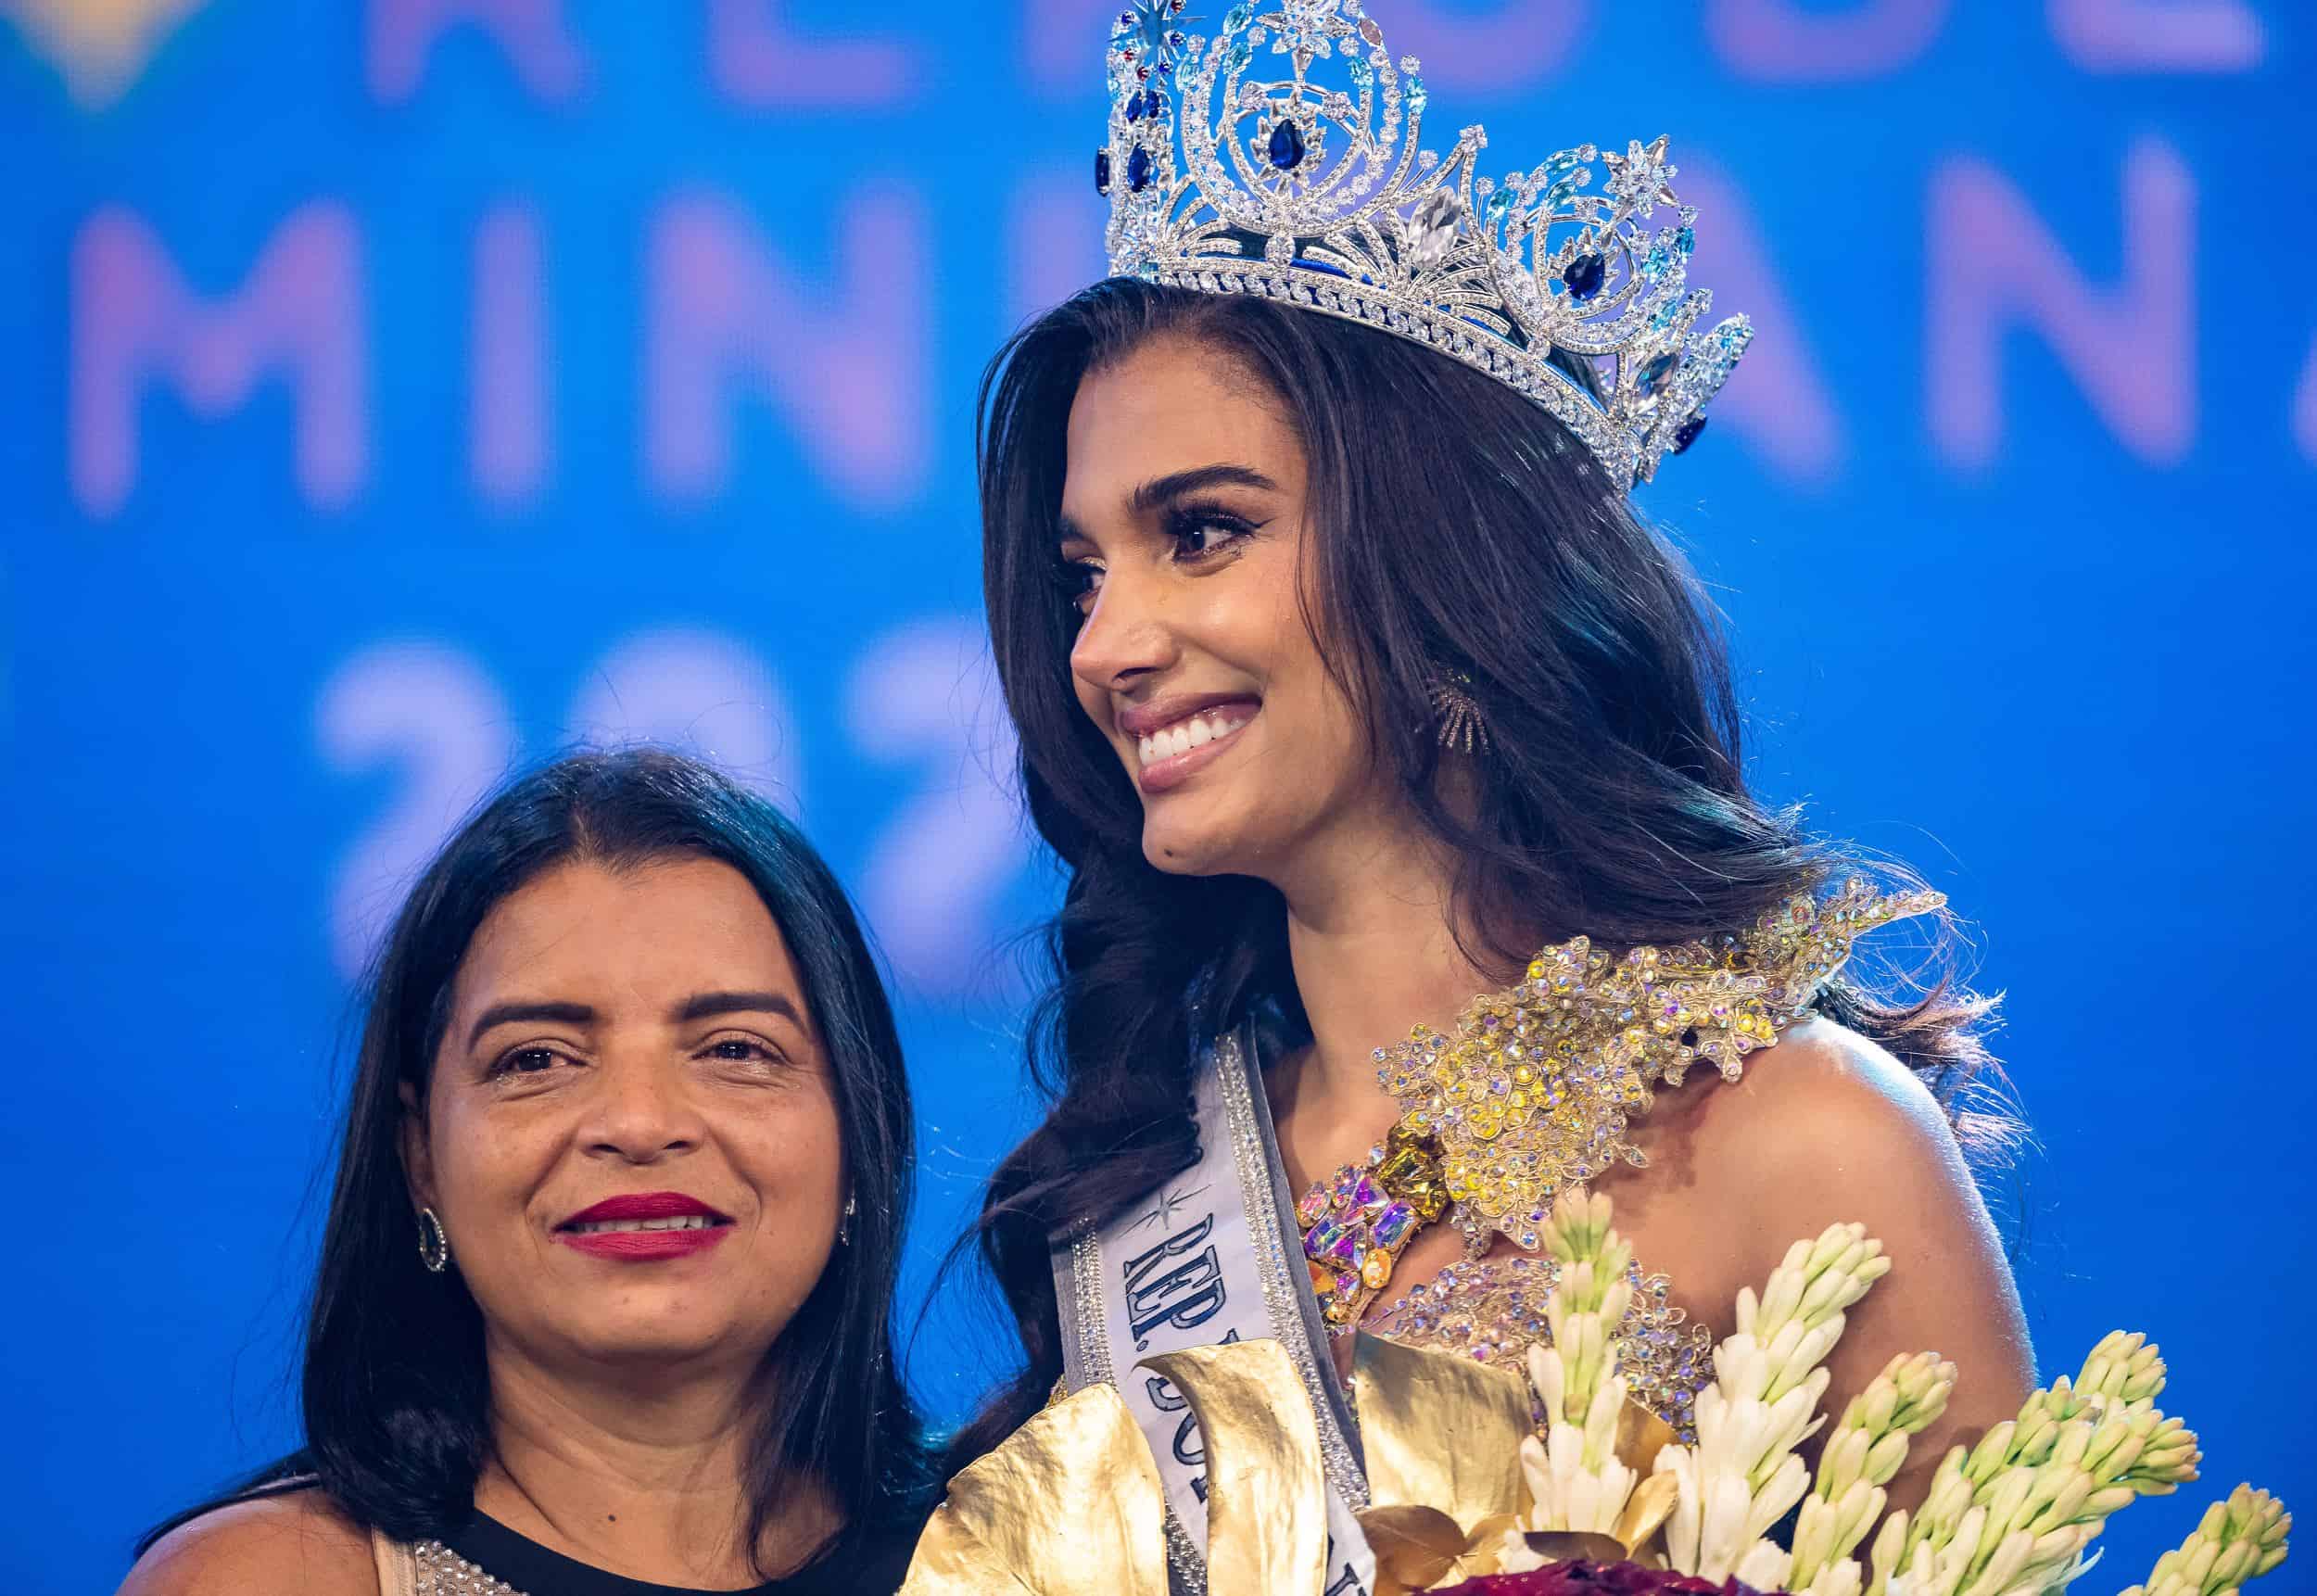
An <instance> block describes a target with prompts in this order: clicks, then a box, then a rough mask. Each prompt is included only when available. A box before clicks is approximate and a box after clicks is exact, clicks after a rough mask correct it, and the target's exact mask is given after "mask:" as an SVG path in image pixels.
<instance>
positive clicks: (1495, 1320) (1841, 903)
mask: <svg viewBox="0 0 2317 1596" xmlns="http://www.w3.org/2000/svg"><path fill="white" fill-rule="evenodd" d="M1944 902H1945V900H1944V898H1943V897H1942V896H1941V895H1940V894H1939V893H1932V892H1913V893H1896V894H1884V893H1879V892H1877V891H1876V890H1875V889H1874V888H1873V887H1872V886H1870V885H1869V884H1868V882H1866V881H1863V880H1849V881H1846V882H1844V883H1843V884H1842V887H1841V888H1840V889H1839V890H1838V891H1836V892H1834V893H1831V894H1830V895H1829V896H1827V897H1825V898H1813V897H1808V896H1797V897H1794V898H1792V899H1790V900H1789V901H1788V902H1787V903H1785V904H1784V905H1782V906H1779V908H1778V909H1776V910H1774V911H1772V912H1771V913H1769V914H1766V915H1765V916H1764V917H1763V918H1761V919H1760V920H1759V921H1757V922H1756V923H1755V924H1754V926H1753V927H1752V928H1750V929H1748V930H1747V931H1742V932H1738V933H1733V934H1729V935H1726V936H1722V937H1719V938H1716V939H1714V940H1712V941H1710V942H1696V943H1690V944H1682V945H1680V946H1676V947H1650V946H1642V947H1634V948H1628V949H1627V950H1625V951H1624V952H1623V953H1619V954H1612V953H1610V952H1607V951H1604V950H1602V949H1600V948H1597V947H1595V946H1594V945H1593V944H1592V943H1591V942H1590V940H1589V939H1588V938H1585V937H1576V938H1574V939H1572V940H1571V941H1568V942H1565V943H1561V944H1556V945H1554V946H1551V947H1548V948H1546V949H1544V950H1543V951H1542V952H1540V953H1539V954H1538V956H1537V957H1536V958H1535V960H1534V961H1532V962H1531V963H1530V965H1529V967H1528V970H1527V974H1526V980H1524V981H1523V982H1521V984H1519V985H1518V986H1515V987H1513V988H1512V989H1511V990H1510V991H1506V992H1501V993H1496V994H1488V995H1486V996H1482V997H1478V998H1475V999H1474V1001H1473V1002H1472V1003H1471V1004H1470V1005H1469V1006H1468V1007H1466V1009H1465V1011H1464V1013H1463V1015H1462V1017H1461V1019H1460V1020H1458V1022H1457V1030H1456V1034H1455V1035H1454V1036H1444V1035H1442V1034H1441V1033H1439V1032H1436V1031H1433V1030H1430V1029H1429V1028H1427V1027H1424V1026H1419V1027H1417V1028H1416V1029H1415V1030H1414V1031H1413V1032H1412V1033H1411V1034H1410V1037H1409V1039H1408V1040H1407V1041H1406V1042H1404V1043H1402V1044H1400V1045H1399V1046H1398V1047H1393V1048H1380V1049H1378V1050H1377V1053H1376V1063H1377V1066H1378V1070H1377V1073H1378V1078H1379V1079H1380V1080H1381V1081H1382V1083H1383V1085H1384V1088H1385V1090H1386V1091H1387V1092H1389V1093H1391V1094H1392V1096H1395V1097H1397V1098H1399V1102H1400V1107H1401V1109H1402V1116H1401V1119H1400V1121H1399V1127H1398V1128H1397V1129H1396V1131H1395V1137H1396V1138H1397V1139H1398V1140H1399V1143H1400V1144H1401V1145H1407V1144H1408V1143H1409V1142H1410V1141H1411V1140H1412V1139H1420V1140H1421V1142H1422V1145H1423V1147H1424V1151H1425V1154H1426V1156H1427V1158H1428V1159H1430V1160H1431V1162H1430V1163H1429V1164H1427V1166H1426V1168H1425V1171H1424V1178H1423V1181H1421V1182H1420V1184H1431V1183H1437V1184H1438V1185H1439V1186H1441V1187H1443V1188H1445V1193H1446V1196H1447V1197H1448V1199H1449V1201H1450V1204H1451V1205H1452V1206H1450V1209H1449V1210H1448V1217H1449V1219H1450V1222H1452V1223H1454V1224H1455V1225H1456V1226H1457V1227H1458V1228H1459V1229H1460V1230H1462V1232H1463V1233H1464V1236H1465V1242H1466V1249H1467V1257H1466V1258H1465V1260H1463V1261H1462V1262H1461V1263H1452V1264H1450V1265H1449V1266H1448V1267H1447V1268H1444V1269H1443V1270H1441V1271H1440V1272H1439V1273H1438V1274H1437V1276H1435V1277H1434V1278H1433V1279H1432V1280H1431V1281H1430V1282H1428V1283H1427V1284H1425V1285H1423V1286H1414V1287H1412V1288H1411V1289H1409V1290H1407V1291H1406V1292H1405V1293H1403V1294H1401V1295H1399V1296H1398V1297H1397V1298H1393V1299H1391V1300H1390V1301H1389V1302H1388V1303H1385V1304H1384V1305H1382V1306H1380V1307H1372V1306H1369V1305H1368V1304H1369V1303H1370V1302H1372V1301H1373V1300H1374V1294H1375V1293H1377V1292H1379V1291H1380V1290H1381V1288H1382V1287H1383V1286H1384V1284H1385V1283H1386V1281H1388V1279H1389V1277H1390V1274H1391V1264H1392V1262H1393V1261H1394V1258H1392V1257H1383V1258H1380V1259H1374V1260H1372V1259H1371V1258H1370V1257H1367V1256H1361V1257H1358V1258H1348V1256H1347V1254H1346V1248H1347V1246H1348V1245H1351V1243H1348V1242H1347V1241H1346V1240H1345V1239H1343V1235H1344V1230H1345V1228H1346V1227H1347V1226H1348V1225H1349V1224H1350V1223H1351V1221H1350V1218H1349V1217H1348V1216H1349V1215H1350V1214H1351V1213H1352V1212H1353V1210H1356V1209H1357V1207H1358V1205H1357V1204H1356V1203H1352V1204H1347V1203H1345V1202H1343V1201H1340V1200H1339V1201H1337V1202H1336V1203H1333V1204H1331V1205H1328V1206H1327V1207H1326V1208H1325V1209H1324V1210H1323V1211H1324V1212H1325V1213H1326V1214H1327V1215H1328V1216H1330V1217H1331V1218H1332V1219H1333V1221H1334V1224H1335V1228H1331V1229H1326V1230H1324V1231H1322V1230H1315V1231H1314V1232H1313V1233H1311V1235H1308V1236H1307V1245H1306V1254H1307V1257H1308V1258H1309V1259H1310V1261H1311V1268H1312V1273H1313V1281H1314V1287H1315V1289H1317V1290H1318V1291H1319V1292H1320V1294H1321V1297H1322V1300H1323V1303H1326V1302H1330V1301H1333V1302H1334V1303H1336V1304H1337V1305H1338V1306H1339V1307H1340V1308H1341V1309H1343V1310H1346V1311H1344V1312H1342V1313H1340V1314H1339V1315H1338V1317H1339V1318H1340V1319H1342V1320H1344V1321H1347V1322H1348V1323H1346V1324H1345V1325H1344V1327H1345V1328H1346V1329H1348V1328H1349V1323H1350V1322H1356V1323H1357V1324H1358V1325H1359V1327H1360V1328H1361V1329H1363V1330H1365V1331H1367V1332H1369V1333H1370V1334H1372V1335H1380V1336H1385V1337H1386V1338H1387V1339H1390V1340H1394V1341H1399V1342H1401V1343H1403V1344H1406V1345H1410V1346H1416V1347H1425V1348H1439V1349H1447V1350H1450V1351H1457V1352H1462V1353H1463V1354H1465V1355H1466V1356H1468V1357H1472V1358H1475V1359H1477V1360H1479V1361H1481V1362H1492V1363H1512V1364H1513V1365H1514V1366H1516V1367H1517V1366H1518V1365H1519V1364H1520V1363H1521V1362H1523V1361H1525V1360H1526V1356H1527V1353H1528V1349H1529V1348H1530V1347H1532V1346H1535V1345H1538V1344H1542V1343H1550V1341H1551V1328H1550V1326H1549V1324H1548V1322H1547V1316H1546V1305H1547V1304H1548V1303H1549V1302H1550V1300H1551V1295H1552V1291H1553V1288H1554V1283H1555V1280H1556V1278H1557V1275H1558V1271H1559V1265H1558V1264H1557V1263H1555V1261H1554V1260H1552V1259H1551V1257H1549V1256H1546V1255H1544V1254H1542V1253H1540V1252H1539V1250H1538V1248H1539V1245H1540V1240H1541V1238H1540V1235H1539V1232H1540V1230H1541V1229H1542V1227H1543V1225H1544V1223H1545V1220H1546V1218H1547V1215H1548V1214H1549V1213H1550V1211H1551V1207H1552V1203H1553V1200H1554V1198H1555V1197H1557V1196H1559V1194H1560V1193H1561V1192H1562V1191H1563V1190H1564V1189H1565V1188H1568V1187H1572V1186H1579V1187H1581V1186H1583V1185H1584V1184H1586V1183H1587V1182H1589V1181H1590V1180H1592V1179H1594V1178H1596V1177H1597V1176H1599V1175H1601V1174H1602V1173H1603V1172H1606V1171H1608V1170H1610V1169H1612V1168H1614V1167H1617V1166H1619V1165H1627V1166H1630V1167H1634V1168H1637V1169H1639V1168H1641V1167H1645V1166H1646V1163H1647V1160H1646V1159H1644V1158H1643V1157H1642V1156H1641V1153H1640V1149H1639V1148H1638V1147H1636V1146H1634V1144H1633V1141H1632V1139H1631V1137H1630V1136H1629V1134H1627V1133H1628V1130H1629V1128H1630V1125H1631V1121H1632V1120H1633V1119H1634V1118H1635V1117H1637V1116H1639V1115H1640V1114H1642V1113H1644V1112H1646V1111H1647V1110H1648V1108H1650V1106H1651V1105H1652V1102H1653V1100H1654V1096H1655V1092H1656V1089H1657V1088H1658V1087H1659V1086H1661V1085H1663V1086H1678V1085H1679V1084H1680V1083H1681V1081H1682V1079H1683V1077H1684V1076H1685V1075H1686V1074H1687V1073H1688V1072H1689V1070H1690V1068H1691V1067H1692V1066H1693V1065H1694V1064H1696V1063H1697V1062H1699V1061H1700V1060H1703V1061H1705V1062H1706V1063H1709V1064H1711V1065H1713V1066H1714V1067H1715V1068H1716V1070H1719V1071H1720V1073H1721V1074H1722V1076H1723V1078H1724V1079H1726V1080H1731V1081H1734V1080H1736V1079H1738V1077H1739V1074H1740V1072H1741V1069H1742V1065H1743V1060H1744V1059H1745V1058H1746V1056H1747V1055H1748V1054H1750V1053H1752V1052H1754V1051H1756V1050H1758V1049H1760V1048H1764V1047H1767V1046H1769V1045H1772V1044H1773V1043H1775V1042H1776V1041H1777V1040H1778V1038H1779V1033H1780V1032H1783V1031H1784V1030H1785V1029H1786V1028H1787V1027H1788V1026H1790V1025H1792V1024H1793V1023H1794V1022H1795V1021H1796V1020H1800V1019H1801V1018H1802V1017H1803V1016H1804V1014H1806V1013H1808V1012H1809V1011H1810V1008H1811V1006H1812V1005H1813V1004H1814V1003H1815V1002H1816V1001H1817V997H1818V994H1819V993H1820V991H1821V990H1822V989H1823V988H1824V987H1825V985H1826V983H1827V982H1829V981H1830V980H1831V979H1832V978H1833V976H1834V974H1835V972H1836V971H1837V970H1839V969H1841V968H1842V965H1843V964H1844V962H1845V961H1846V960H1847V959H1848V958H1849V956H1850V951H1851V945H1852V944H1853V943H1854V942H1855V940H1856V939H1857V938H1858V937H1859V936H1861V935H1863V934H1864V933H1865V932H1867V931H1871V930H1873V929H1874V928H1876V927H1878V926H1880V925H1884V924H1887V923H1888V922H1890V921H1892V920H1894V919H1899V918H1906V917H1907V916H1911V915H1918V914H1924V913H1928V912H1931V911H1933V910H1936V909H1937V908H1939V907H1940V906H1942V905H1943V903H1944ZM1379 1173H1383V1172H1382V1171H1379ZM1338 1179H1339V1181H1340V1180H1341V1179H1342V1177H1341V1176H1339V1177H1338ZM1363 1189H1364V1188H1363ZM1395 1195H1396V1194H1395V1193H1394V1192H1393V1191H1391V1190H1384V1191H1381V1192H1379V1193H1378V1196H1379V1197H1383V1198H1385V1199H1387V1200H1388V1199H1390V1198H1391V1197H1394V1196H1395ZM1381 1211H1386V1212H1388V1210H1381ZM1354 1228H1356V1227H1354ZM1378 1235H1379V1232H1378V1230H1377V1228H1376V1227H1375V1226H1374V1225H1373V1224H1372V1225H1371V1226H1370V1227H1369V1228H1368V1229H1367V1230H1366V1231H1364V1232H1361V1236H1360V1237H1359V1238H1357V1239H1358V1240H1359V1241H1360V1242H1361V1244H1363V1245H1364V1244H1366V1243H1372V1242H1374V1240H1375V1239H1376V1238H1377V1236H1378ZM1499 1235H1502V1236H1505V1237H1507V1238H1508V1239H1509V1240H1510V1241H1511V1242H1512V1248H1510V1249H1503V1248H1500V1249H1498V1250H1496V1251H1494V1252H1491V1251H1490V1247H1491V1244H1492V1243H1494V1242H1495V1241H1496V1238H1497V1237H1498V1236H1499ZM1315 1239H1316V1240H1320V1241H1324V1242H1327V1243H1329V1244H1330V1246H1329V1247H1328V1248H1324V1249H1323V1250H1320V1251H1314V1250H1313V1249H1312V1247H1311V1242H1312V1241H1313V1240H1315ZM1404 1245H1405V1239H1404V1238H1403V1239H1400V1240H1399V1242H1398V1244H1397V1245H1396V1246H1394V1247H1392V1248H1389V1250H1390V1251H1391V1252H1392V1253H1394V1254H1396V1253H1397V1251H1398V1247H1399V1246H1404ZM1383 1250H1386V1249H1385V1248H1378V1247H1373V1246H1371V1248H1370V1251H1371V1252H1372V1253H1373V1252H1380V1251H1383ZM1347 1263H1349V1265H1350V1267H1351V1269H1352V1270H1355V1271H1363V1273H1348V1272H1347V1270H1346V1267H1345V1266H1346V1264H1347ZM1378 1264H1380V1265H1381V1267H1378ZM1631 1279H1632V1284H1633V1287H1634V1290H1633V1303H1632V1306H1631V1308H1629V1309H1628V1310H1627V1314H1626V1318H1625V1323H1624V1325H1623V1328H1622V1343H1621V1349H1620V1367H1621V1370H1622V1372H1623V1373H1624V1374H1625V1375H1626V1377H1627V1381H1628V1382H1629V1389H1630V1391H1631V1393H1632V1397H1633V1400H1635V1401H1636V1402H1638V1403H1640V1405H1641V1406H1643V1407H1646V1408H1648V1409H1650V1410H1651V1411H1652V1412H1655V1413H1656V1414H1657V1415H1658V1416H1659V1417H1661V1418H1663V1419H1664V1420H1665V1422H1666V1423H1667V1424H1668V1425H1672V1426H1673V1428H1674V1430H1675V1432H1676V1433H1677V1434H1678V1435H1679V1436H1681V1437H1682V1438H1684V1439H1685V1440H1686V1439H1688V1438H1690V1436H1691V1435H1692V1434H1693V1428H1692V1417H1693V1414H1692V1410H1693V1406H1694V1401H1695V1399H1696V1396H1697V1393H1698V1392H1699V1391H1700V1390H1701V1389H1702V1388H1703V1387H1704V1386H1705V1385H1706V1384H1707V1383H1708V1382H1709V1381H1710V1380H1711V1379H1712V1378H1713V1366H1712V1349H1713V1336H1712V1333H1711V1332H1710V1331H1709V1330H1708V1328H1707V1327H1706V1326H1705V1325H1703V1324H1690V1323H1689V1322H1688V1318H1687V1315H1686V1314H1684V1312H1683V1311H1682V1310H1680V1309H1679V1308H1678V1307H1675V1306H1674V1305H1673V1303H1672V1302H1671V1300H1670V1296H1671V1287H1670V1285H1669V1283H1668V1282H1667V1280H1666V1279H1665V1276H1664V1275H1662V1274H1661V1275H1644V1274H1643V1273H1641V1271H1640V1265H1639V1264H1638V1263H1637V1264H1635V1265H1634V1266H1633V1267H1632V1270H1631Z"/></svg>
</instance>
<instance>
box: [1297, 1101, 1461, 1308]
mask: <svg viewBox="0 0 2317 1596" xmlns="http://www.w3.org/2000/svg"><path fill="white" fill-rule="evenodd" d="M1448 1206H1449V1195H1448V1187H1447V1186H1446V1185H1445V1184H1442V1182H1441V1178H1440V1149H1439V1146H1438V1144H1437V1142H1435V1141H1434V1140H1433V1138H1432V1137H1430V1136H1427V1135H1423V1134H1418V1133H1417V1132H1415V1131H1412V1130H1411V1129H1410V1128H1409V1126H1408V1124H1407V1123H1406V1121H1402V1122H1401V1123H1399V1124H1397V1125H1394V1126H1393V1127H1392V1130H1391V1134H1389V1135H1388V1136H1386V1138H1385V1141H1384V1145H1383V1146H1378V1147H1371V1148H1370V1149H1369V1150H1368V1157H1367V1159H1366V1161H1365V1162H1363V1163H1358V1164H1346V1165H1345V1166H1344V1167H1343V1168H1342V1169H1340V1170H1337V1171H1336V1175H1335V1178H1334V1179H1333V1180H1328V1181H1323V1182H1322V1183H1320V1184H1317V1185H1315V1186H1313V1187H1312V1188H1311V1189H1310V1191H1308V1192H1305V1193H1304V1194H1303V1200H1302V1201H1301V1202H1299V1203H1298V1204H1297V1205H1296V1222H1297V1223H1298V1224H1300V1225H1302V1226H1303V1227H1304V1228H1303V1258H1304V1261H1305V1263H1306V1264H1307V1265H1309V1267H1310V1271H1311V1291H1312V1294H1313V1295H1314V1296H1316V1297H1317V1298H1319V1304H1320V1316H1321V1317H1322V1318H1323V1319H1324V1320H1326V1322H1327V1327H1328V1334H1329V1335H1331V1336H1344V1335H1348V1334H1349V1333H1350V1332H1351V1330H1352V1329H1353V1327H1355V1326H1356V1325H1358V1324H1359V1323H1360V1319H1361V1315H1362V1314H1364V1313H1365V1312H1366V1311H1368V1304H1369V1303H1370V1302H1372V1301H1374V1299H1375V1294H1376V1293H1377V1292H1379V1291H1381V1290H1383V1289H1384V1287H1385V1286H1387V1285H1389V1284H1390V1282H1391V1278H1392V1266H1393V1265H1394V1264H1395V1263H1397V1262H1398V1261H1399V1255H1400V1254H1401V1253H1402V1252H1404V1251H1406V1250H1407V1248H1408V1244H1409V1243H1410V1242H1411V1241H1412V1240H1414V1239H1415V1236H1416V1233H1417V1232H1418V1231H1420V1230H1422V1229H1424V1226H1425V1225H1428V1224H1430V1223H1432V1222H1434V1221H1435V1220H1437V1219H1438V1218H1440V1217H1441V1216H1442V1215H1443V1214H1445V1213H1447V1212H1448Z"/></svg>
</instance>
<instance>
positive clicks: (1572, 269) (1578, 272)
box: [1561, 250, 1609, 305]
mask: <svg viewBox="0 0 2317 1596" xmlns="http://www.w3.org/2000/svg"><path fill="white" fill-rule="evenodd" d="M1607 281H1609V262H1608V260H1606V259H1605V258H1604V257H1602V255H1601V254H1599V253H1598V252H1596V251H1593V250H1588V251H1586V252H1585V253H1584V254H1582V255H1579V256H1577V257H1576V258H1575V259H1574V260H1571V261H1570V262H1569V263H1568V264H1567V265H1566V266H1564V267H1563V268H1562V269H1561V285H1562V286H1563V287H1564V288H1566V289H1568V291H1569V298H1572V299H1575V300H1576V302H1577V303H1578V304H1580V305H1582V304H1583V303H1585V301H1586V300H1588V299H1589V298H1592V297H1593V296H1594V295H1596V294H1598V293H1600V292H1601V288H1602V284H1603V283H1606V282H1607Z"/></svg>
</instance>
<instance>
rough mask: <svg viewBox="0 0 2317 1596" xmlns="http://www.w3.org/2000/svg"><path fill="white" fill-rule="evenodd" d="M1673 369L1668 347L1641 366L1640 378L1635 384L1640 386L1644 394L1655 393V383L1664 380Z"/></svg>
mask: <svg viewBox="0 0 2317 1596" xmlns="http://www.w3.org/2000/svg"><path fill="white" fill-rule="evenodd" d="M1673 369H1674V355H1673V352H1672V351H1671V350H1670V349H1669V350H1667V351H1666V352H1665V353H1664V354H1662V355H1659V356H1657V357H1656V358H1654V359H1653V360H1652V361H1650V362H1649V364H1647V365H1645V366H1643V367H1642V368H1641V375H1640V381H1639V383H1638V384H1637V386H1639V387H1640V390H1641V392H1643V393H1645V394H1652V393H1655V392H1656V391H1657V385H1658V384H1659V383H1662V382H1664V381H1665V378H1666V376H1667V375H1668V374H1671V372H1672V371H1673Z"/></svg>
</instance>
